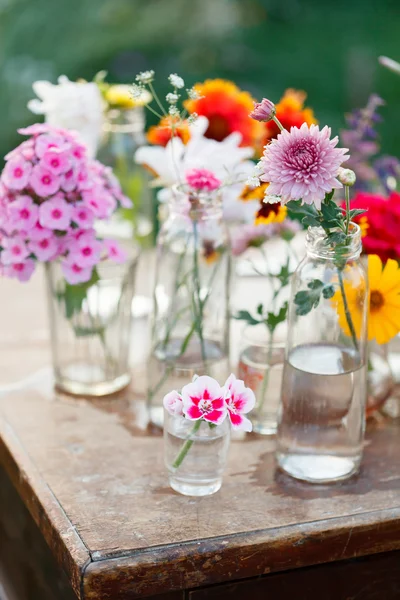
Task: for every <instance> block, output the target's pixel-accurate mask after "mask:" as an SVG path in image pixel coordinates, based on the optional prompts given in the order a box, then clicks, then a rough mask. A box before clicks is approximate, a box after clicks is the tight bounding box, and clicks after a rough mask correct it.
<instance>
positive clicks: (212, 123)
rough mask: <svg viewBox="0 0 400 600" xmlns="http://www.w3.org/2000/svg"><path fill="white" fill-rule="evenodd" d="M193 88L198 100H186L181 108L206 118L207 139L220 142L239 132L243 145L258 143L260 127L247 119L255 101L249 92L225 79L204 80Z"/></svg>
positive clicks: (260, 135) (260, 133) (256, 122)
mask: <svg viewBox="0 0 400 600" xmlns="http://www.w3.org/2000/svg"><path fill="white" fill-rule="evenodd" d="M194 89H195V91H196V92H197V93H198V94H199V95H200V96H201V97H200V98H199V99H197V100H186V101H185V102H184V106H185V108H186V110H187V111H188V112H189V113H197V114H198V115H202V116H204V117H207V119H208V121H209V126H208V129H207V131H206V134H205V136H206V137H208V138H210V139H213V140H217V141H218V142H220V141H222V140H223V139H225V138H226V136H228V135H229V134H230V133H232V132H233V131H238V132H239V133H241V134H242V143H241V145H242V146H253V145H257V144H259V142H260V139H261V138H262V131H263V124H262V123H259V122H258V121H254V120H253V119H251V118H250V117H249V113H250V112H251V111H252V110H253V108H254V99H253V98H252V96H251V95H250V94H249V93H248V92H243V91H242V90H241V89H240V88H238V87H237V85H235V84H234V83H233V82H232V81H226V80H225V79H207V80H206V81H205V82H204V83H196V85H195V86H194Z"/></svg>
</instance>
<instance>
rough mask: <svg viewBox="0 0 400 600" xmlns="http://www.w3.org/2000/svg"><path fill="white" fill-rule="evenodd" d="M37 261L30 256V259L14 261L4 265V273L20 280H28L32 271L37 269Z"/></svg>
mask: <svg viewBox="0 0 400 600" xmlns="http://www.w3.org/2000/svg"><path fill="white" fill-rule="evenodd" d="M35 266H36V265H35V261H33V260H32V259H30V258H28V260H26V261H24V262H20V263H13V264H11V265H6V266H5V267H4V275H6V276H7V277H10V278H15V279H19V281H22V282H26V281H28V280H29V279H30V278H31V276H32V273H33V272H34V270H35Z"/></svg>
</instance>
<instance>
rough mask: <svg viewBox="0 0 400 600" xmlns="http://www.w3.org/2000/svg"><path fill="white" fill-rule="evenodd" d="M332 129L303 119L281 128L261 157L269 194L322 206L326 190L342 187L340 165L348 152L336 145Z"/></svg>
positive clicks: (283, 200) (263, 175)
mask: <svg viewBox="0 0 400 600" xmlns="http://www.w3.org/2000/svg"><path fill="white" fill-rule="evenodd" d="M330 135H331V130H330V128H329V127H324V128H323V129H322V130H321V131H320V129H319V127H318V126H317V125H311V126H310V127H309V126H308V125H307V124H306V123H303V125H302V126H301V127H300V129H299V128H298V127H292V128H291V130H290V132H289V131H286V130H285V131H282V132H281V133H280V134H279V135H278V137H277V138H276V139H274V140H272V141H271V143H270V144H268V145H267V146H266V147H265V150H264V156H263V158H262V159H261V168H262V171H263V174H262V175H261V177H260V178H261V180H262V181H268V182H269V187H268V195H270V196H281V199H282V203H283V204H285V203H286V202H289V201H290V200H300V199H302V202H303V204H313V203H314V204H315V206H316V208H317V209H320V208H321V202H322V200H323V199H324V198H325V194H326V193H328V192H331V191H332V189H339V188H341V187H342V184H341V183H340V182H339V180H338V179H337V175H338V171H339V167H340V165H341V164H342V163H343V162H344V161H346V160H347V159H348V158H349V156H348V155H346V152H347V149H346V148H336V145H337V143H338V138H337V137H335V138H333V139H332V140H331V139H330Z"/></svg>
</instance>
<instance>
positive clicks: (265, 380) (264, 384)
mask: <svg viewBox="0 0 400 600" xmlns="http://www.w3.org/2000/svg"><path fill="white" fill-rule="evenodd" d="M273 336H274V334H273V332H272V331H271V332H270V335H269V346H268V356H267V365H266V368H265V373H264V377H263V382H262V386H261V392H260V402H258V403H257V411H258V416H259V418H260V417H261V412H262V409H263V406H264V402H265V393H266V391H267V387H268V382H269V374H270V371H271V358H272V340H273Z"/></svg>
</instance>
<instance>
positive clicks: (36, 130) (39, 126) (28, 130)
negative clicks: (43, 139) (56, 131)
mask: <svg viewBox="0 0 400 600" xmlns="http://www.w3.org/2000/svg"><path fill="white" fill-rule="evenodd" d="M17 131H18V133H20V134H21V135H39V134H40V133H47V132H48V131H49V125H48V124H47V123H35V124H34V125H29V127H21V128H20V129H18V130H17Z"/></svg>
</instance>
